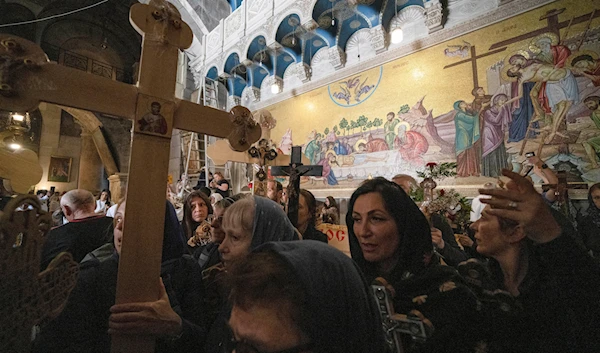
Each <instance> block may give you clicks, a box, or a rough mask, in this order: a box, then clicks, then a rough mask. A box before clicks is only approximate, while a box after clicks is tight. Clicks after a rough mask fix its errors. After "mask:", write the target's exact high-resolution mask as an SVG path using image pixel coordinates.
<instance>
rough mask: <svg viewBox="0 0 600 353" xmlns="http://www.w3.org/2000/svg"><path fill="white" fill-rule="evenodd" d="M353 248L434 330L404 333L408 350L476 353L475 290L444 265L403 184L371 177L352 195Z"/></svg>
mask: <svg viewBox="0 0 600 353" xmlns="http://www.w3.org/2000/svg"><path fill="white" fill-rule="evenodd" d="M346 224H347V225H348V233H349V241H350V252H351V254H352V258H353V259H354V261H355V262H356V263H357V264H358V267H359V268H360V269H361V270H362V271H363V272H364V273H365V275H366V278H367V281H368V282H372V281H374V280H375V279H376V278H378V277H381V278H383V279H385V280H386V281H387V282H388V283H389V284H390V285H391V286H392V287H393V288H394V291H395V293H396V295H395V297H394V298H393V302H394V309H395V311H396V312H397V313H399V314H409V313H416V314H417V316H420V317H421V319H422V320H423V322H424V323H426V326H433V333H432V335H431V336H430V337H428V338H427V339H426V340H425V342H417V341H414V340H411V338H410V337H408V336H406V337H403V345H404V351H405V352H420V353H423V352H453V353H455V352H473V351H474V346H475V344H476V340H477V336H476V335H474V334H473V329H474V327H476V325H477V322H478V317H479V316H478V312H477V302H476V298H475V295H474V294H473V292H471V290H470V289H469V288H468V287H467V286H466V285H465V283H464V281H463V280H462V277H460V275H458V273H457V272H456V270H454V269H453V268H451V267H449V266H442V265H440V262H439V259H438V258H436V256H435V255H434V252H433V245H432V243H431V231H430V227H429V223H428V222H427V219H426V218H425V216H424V215H423V214H422V213H421V211H420V210H419V208H418V207H417V205H416V204H415V203H414V202H413V201H412V199H411V198H410V197H409V196H408V195H407V194H406V193H405V192H404V190H402V188H401V187H400V186H398V185H397V184H395V183H392V182H390V181H388V180H386V179H384V178H374V179H371V180H367V181H365V182H364V183H363V184H362V185H361V186H360V187H359V188H358V189H356V191H354V193H353V194H352V197H351V199H350V203H349V207H348V214H347V215H346Z"/></svg>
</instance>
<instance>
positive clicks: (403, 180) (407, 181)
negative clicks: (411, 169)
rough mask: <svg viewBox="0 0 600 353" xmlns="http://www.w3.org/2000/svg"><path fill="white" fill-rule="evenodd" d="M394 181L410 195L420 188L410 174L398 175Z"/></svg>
mask: <svg viewBox="0 0 600 353" xmlns="http://www.w3.org/2000/svg"><path fill="white" fill-rule="evenodd" d="M392 181H393V182H394V183H396V184H398V185H399V186H400V187H401V188H402V189H403V190H404V192H406V194H408V195H410V193H411V191H413V190H415V189H416V188H418V187H419V185H418V184H417V181H416V180H415V178H413V177H411V176H410V175H408V174H397V175H395V176H394V177H393V178H392Z"/></svg>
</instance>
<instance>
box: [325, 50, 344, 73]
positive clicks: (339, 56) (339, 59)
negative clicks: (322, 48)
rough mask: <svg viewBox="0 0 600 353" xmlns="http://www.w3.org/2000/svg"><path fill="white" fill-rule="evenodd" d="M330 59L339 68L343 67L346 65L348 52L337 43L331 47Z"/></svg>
mask: <svg viewBox="0 0 600 353" xmlns="http://www.w3.org/2000/svg"><path fill="white" fill-rule="evenodd" d="M328 53H329V61H330V62H331V65H333V67H334V68H335V69H336V70H337V69H341V68H343V67H344V65H346V53H345V52H344V51H343V50H342V48H340V47H339V46H337V45H335V46H333V47H331V48H329V52H328Z"/></svg>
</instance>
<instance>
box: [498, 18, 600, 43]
mask: <svg viewBox="0 0 600 353" xmlns="http://www.w3.org/2000/svg"><path fill="white" fill-rule="evenodd" d="M564 11H565V9H564V8H562V9H553V10H550V11H548V12H547V13H546V14H545V15H542V16H541V17H540V21H543V20H546V22H547V24H546V27H542V28H539V29H536V30H534V31H531V32H529V33H523V34H521V35H518V36H516V37H514V38H509V39H506V40H503V41H501V42H498V43H494V44H492V45H491V46H490V50H493V49H496V48H500V47H505V46H507V45H510V44H513V43H518V42H520V41H523V40H526V39H530V38H534V37H536V36H538V35H540V34H544V33H548V32H550V33H554V34H556V35H557V36H558V37H559V38H560V30H561V29H563V28H567V27H569V26H574V25H576V24H579V23H585V22H588V21H590V20H592V19H594V18H597V17H600V11H595V12H592V13H588V14H585V15H581V16H578V17H575V18H572V19H571V20H568V21H562V22H560V21H559V20H558V15H560V14H561V13H563V12H564Z"/></svg>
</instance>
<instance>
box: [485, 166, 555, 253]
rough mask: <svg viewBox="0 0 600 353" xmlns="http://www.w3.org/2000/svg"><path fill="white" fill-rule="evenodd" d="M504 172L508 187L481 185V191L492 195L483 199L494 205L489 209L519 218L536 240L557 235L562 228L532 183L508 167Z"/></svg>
mask: <svg viewBox="0 0 600 353" xmlns="http://www.w3.org/2000/svg"><path fill="white" fill-rule="evenodd" d="M502 174H503V175H504V176H506V177H508V178H510V179H511V180H510V181H509V182H508V183H507V184H506V188H505V189H479V193H480V194H483V195H489V196H491V198H489V199H481V202H482V203H485V204H488V205H490V206H491V210H489V212H490V213H491V214H492V215H495V216H498V217H502V218H507V219H511V220H513V221H516V222H518V223H519V224H520V225H521V227H523V229H524V230H525V232H526V234H527V236H528V237H529V238H530V239H531V240H533V241H535V242H537V243H547V242H549V241H552V240H554V239H555V238H557V237H558V236H559V235H560V233H561V228H560V226H559V224H558V223H557V222H556V220H555V219H554V216H553V215H552V212H551V211H550V207H549V206H548V205H547V204H546V202H545V201H544V199H543V198H542V196H541V195H540V194H539V193H538V192H537V191H536V190H535V188H534V187H533V184H531V182H530V181H529V180H527V179H525V178H524V177H522V176H521V175H519V174H517V173H513V172H512V171H510V170H507V169H503V170H502Z"/></svg>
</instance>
